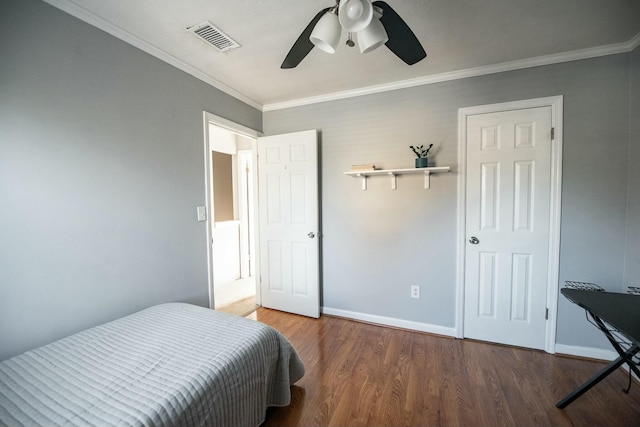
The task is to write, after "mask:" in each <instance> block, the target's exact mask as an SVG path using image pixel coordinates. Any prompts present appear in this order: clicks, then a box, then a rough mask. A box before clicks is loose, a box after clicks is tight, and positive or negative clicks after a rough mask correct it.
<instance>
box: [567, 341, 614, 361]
mask: <svg viewBox="0 0 640 427" xmlns="http://www.w3.org/2000/svg"><path fill="white" fill-rule="evenodd" d="M556 354H567V355H569V356H578V357H587V358H589V359H598V360H606V361H608V362H610V361H612V360H615V359H617V358H618V353H616V352H615V351H613V350H605V349H603V348H595V347H581V346H577V345H566V344H556Z"/></svg>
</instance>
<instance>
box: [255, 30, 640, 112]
mask: <svg viewBox="0 0 640 427" xmlns="http://www.w3.org/2000/svg"><path fill="white" fill-rule="evenodd" d="M639 45H640V33H638V34H637V35H636V36H635V37H633V38H632V39H631V40H629V41H628V42H624V43H616V44H610V45H605V46H599V47H593V48H588V49H580V50H574V51H569V52H562V53H556V54H553V55H544V56H538V57H534V58H527V59H522V60H518V61H510V62H503V63H501V64H495V65H487V66H483V67H475V68H467V69H464V70H458V71H451V72H447V73H441V74H434V75H431V76H424V77H418V78H415V79H409V80H401V81H397V82H392V83H386V84H381V85H376V86H368V87H364V88H359V89H355V90H347V91H342V92H335V93H330V94H326V95H319V96H312V97H308V98H300V99H294V100H291V101H284V102H277V103H272V104H265V105H264V106H263V107H262V111H263V112H264V111H274V110H282V109H285V108H292V107H300V106H304V105H310V104H317V103H320V102H327V101H337V100H340V99H347V98H353V97H356V96H362V95H370V94H375V93H381V92H387V91H392V90H397V89H405V88H410V87H416V86H423V85H429V84H434V83H441V82H446V81H451V80H458V79H466V78H469V77H478V76H484V75H487V74H495V73H502V72H505V71H514V70H522V69H525V68H533V67H540V66H543V65H552V64H560V63H563V62H570V61H579V60H582V59H589V58H597V57H600V56H607V55H615V54H618V53H628V52H631V51H632V50H634V49H635V48H636V47H638V46H639Z"/></svg>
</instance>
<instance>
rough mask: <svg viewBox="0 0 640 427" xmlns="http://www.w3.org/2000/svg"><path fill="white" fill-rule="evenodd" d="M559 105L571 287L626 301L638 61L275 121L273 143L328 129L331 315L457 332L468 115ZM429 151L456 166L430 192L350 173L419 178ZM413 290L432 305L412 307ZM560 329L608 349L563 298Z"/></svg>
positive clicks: (383, 99)
mask: <svg viewBox="0 0 640 427" xmlns="http://www.w3.org/2000/svg"><path fill="white" fill-rule="evenodd" d="M427 60H428V59H427ZM553 95H564V153H563V155H564V158H563V168H564V176H563V186H562V191H563V193H562V228H561V255H560V257H561V258H560V278H559V280H560V284H563V283H564V281H565V280H580V281H590V282H596V283H600V284H602V285H603V286H605V287H606V288H608V289H610V290H614V291H620V290H621V289H622V276H623V270H624V265H623V260H624V256H625V227H626V215H627V211H626V209H627V205H626V203H627V195H628V194H629V193H630V192H633V191H635V192H636V193H637V192H638V187H637V186H636V188H635V189H630V190H629V191H628V190H627V184H628V179H627V169H628V157H627V156H628V153H629V55H628V54H621V55H613V56H606V57H601V58H596V59H590V60H584V61H575V62H569V63H564V64H559V65H552V66H544V67H537V68H530V69H525V70H519V71H513V72H505V73H500V74H493V75H487V76H482V77H475V78H468V79H463V80H457V81H451V82H444V83H438V84H431V85H426V86H420V87H414V88H410V89H403V90H396V91H391V92H386V93H380V94H375V95H368V96H362V97H357V98H350V99H344V100H338V101H331V102H325V103H321V104H315V105H308V106H301V107H296V108H289V109H284V110H277V111H270V112H266V113H265V114H264V118H263V120H264V132H265V134H267V135H273V134H278V133H284V132H292V131H297V130H302V129H310V128H316V129H319V130H320V132H321V150H322V218H323V232H324V239H323V253H322V255H323V276H324V277H323V305H324V306H325V307H330V308H334V309H341V310H348V311H353V312H360V313H366V314H372V315H379V316H387V317H391V318H396V319H403V320H408V321H416V322H422V323H427V324H433V325H441V326H445V327H453V326H454V324H455V322H454V319H455V310H456V306H455V285H456V265H455V260H456V253H455V249H456V215H457V211H456V209H457V207H456V201H457V195H456V191H457V179H458V173H457V164H456V163H457V155H458V153H457V113H458V109H459V108H461V107H467V106H474V105H482V104H491V103H497V102H505V101H513V100H521V99H528V98H538V97H545V96H553ZM635 114H636V115H637V110H636V111H635ZM636 121H637V119H636ZM427 143H434V144H435V147H436V148H435V149H436V156H435V161H436V164H437V165H441V166H444V165H449V166H451V167H452V172H451V173H449V174H446V175H434V176H432V182H431V189H430V190H427V191H425V190H423V189H422V180H420V179H415V177H404V176H402V177H399V179H398V189H397V190H396V191H392V190H390V188H389V181H388V179H385V178H375V179H370V180H369V189H368V190H367V191H362V190H361V189H360V182H359V181H358V180H355V179H354V178H351V177H346V176H344V175H343V172H344V171H347V170H349V168H350V166H351V165H352V164H360V163H374V164H375V165H377V166H380V167H384V168H394V167H412V162H413V155H412V153H411V152H410V151H409V148H408V146H409V145H415V144H418V145H420V144H427ZM636 185H637V184H636ZM633 255H634V256H635V257H636V258H637V256H638V253H637V252H635V254H633ZM412 284H418V285H421V286H422V298H421V299H417V300H416V299H413V300H412V299H410V298H409V286H410V285H412ZM557 332H558V333H557V341H558V342H559V343H563V344H567V345H579V346H588V347H601V348H609V347H608V344H607V343H606V341H605V339H604V338H602V337H601V335H602V334H601V333H600V332H598V331H597V330H595V328H593V327H592V326H591V325H590V324H588V323H587V322H586V321H585V319H584V314H583V312H582V311H581V310H580V309H578V308H577V307H575V306H572V304H570V303H569V302H567V301H566V300H565V299H564V298H561V299H560V301H559V314H558V331H557Z"/></svg>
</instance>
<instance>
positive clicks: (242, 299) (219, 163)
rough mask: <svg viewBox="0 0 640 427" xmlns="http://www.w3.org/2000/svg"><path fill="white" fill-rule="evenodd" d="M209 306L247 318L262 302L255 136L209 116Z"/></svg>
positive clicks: (207, 129) (207, 121) (207, 128)
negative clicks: (218, 123)
mask: <svg viewBox="0 0 640 427" xmlns="http://www.w3.org/2000/svg"><path fill="white" fill-rule="evenodd" d="M205 126H206V137H207V153H206V156H207V161H206V167H207V181H208V182H207V193H208V194H207V203H208V211H209V212H210V221H209V222H208V227H209V230H208V235H209V236H210V237H211V239H210V240H209V243H210V248H209V249H210V250H209V267H210V274H209V277H210V293H211V296H212V298H211V307H212V308H215V309H216V310H219V311H224V312H228V313H231V314H235V315H240V316H246V315H248V314H249V313H251V312H252V311H254V310H255V309H256V308H257V307H258V306H259V304H260V296H259V293H258V292H257V287H256V279H255V278H256V272H257V271H258V270H257V261H258V260H257V253H256V223H255V219H254V218H255V212H256V208H255V198H256V195H255V192H254V189H255V188H256V183H255V180H256V176H255V175H256V174H255V163H256V162H255V154H254V152H255V147H256V139H255V137H253V136H252V135H247V134H245V133H239V132H236V131H234V130H232V129H229V128H228V127H226V126H220V125H217V124H216V123H214V122H212V121H211V120H209V117H208V115H205Z"/></svg>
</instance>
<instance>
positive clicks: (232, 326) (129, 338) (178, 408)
mask: <svg viewBox="0 0 640 427" xmlns="http://www.w3.org/2000/svg"><path fill="white" fill-rule="evenodd" d="M303 375H304V365H303V363H302V361H301V360H300V358H299V357H298V355H297V353H296V351H295V349H294V348H293V347H292V345H291V344H290V343H289V341H288V340H287V339H286V338H285V337H284V336H283V335H282V334H280V333H279V332H278V331H276V330H275V329H273V328H271V327H270V326H267V325H264V324H262V323H259V322H256V321H253V320H249V319H246V318H242V317H237V316H233V315H229V314H225V313H220V312H216V311H213V310H209V309H206V308H203V307H198V306H194V305H190V304H182V303H170V304H161V305H157V306H153V307H150V308H148V309H146V310H142V311H140V312H138V313H135V314H132V315H130V316H127V317H123V318H121V319H118V320H115V321H112V322H109V323H106V324H104V325H101V326H97V327H94V328H91V329H88V330H86V331H83V332H80V333H78V334H75V335H72V336H69V337H67V338H64V339H62V340H59V341H56V342H53V343H51V344H48V345H46V346H43V347H40V348H37V349H35V350H31V351H28V352H26V353H23V354H21V355H19V356H16V357H13V358H11V359H8V360H5V361H3V362H1V363H0V425H7V426H22V425H24V426H38V425H42V426H89V425H98V426H257V425H259V424H260V423H262V421H264V417H265V411H266V408H267V407H269V406H286V405H288V404H289V402H290V399H291V395H290V386H291V385H292V384H293V383H295V382H296V381H297V380H298V379H300V378H301V377H302V376H303Z"/></svg>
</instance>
